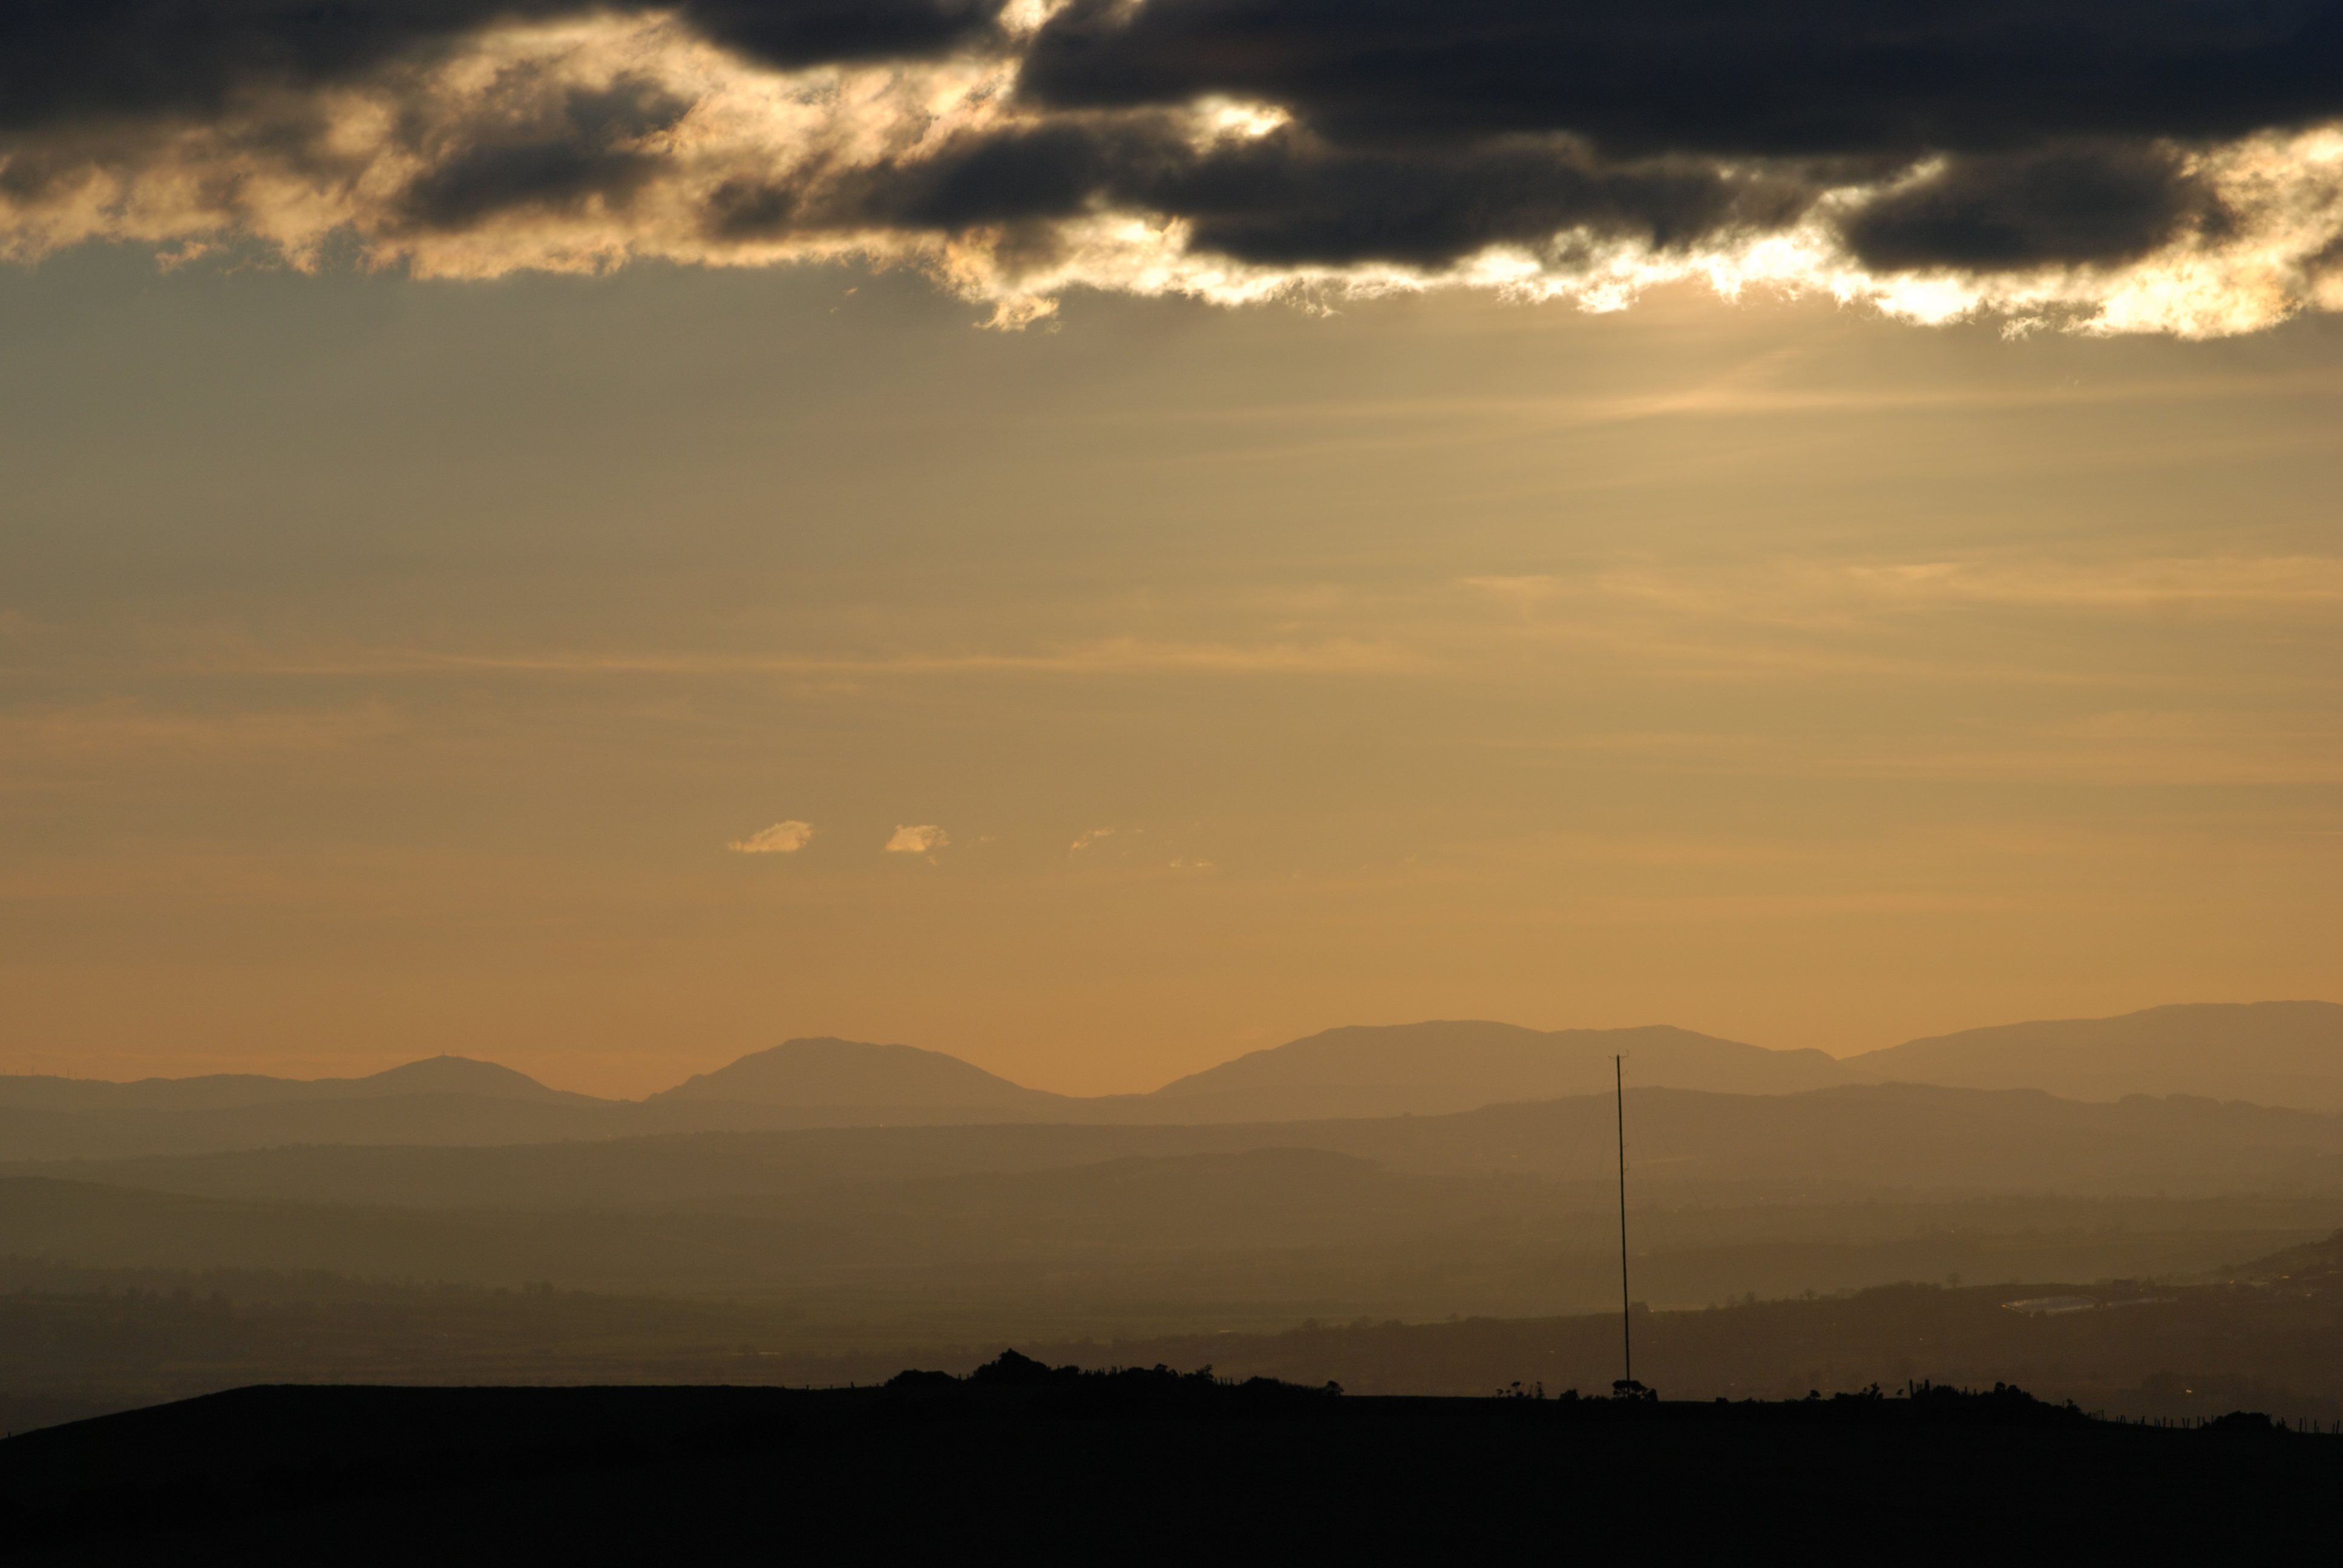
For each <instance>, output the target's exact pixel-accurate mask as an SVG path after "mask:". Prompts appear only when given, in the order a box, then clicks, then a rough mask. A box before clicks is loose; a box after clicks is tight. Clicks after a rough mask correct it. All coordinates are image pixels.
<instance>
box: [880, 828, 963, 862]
mask: <svg viewBox="0 0 2343 1568" xmlns="http://www.w3.org/2000/svg"><path fill="white" fill-rule="evenodd" d="M950 842H951V836H950V834H948V833H946V832H945V831H944V830H943V829H941V828H939V827H937V826H936V825H935V824H934V823H933V822H928V823H924V824H922V825H920V827H917V828H906V827H904V826H902V825H901V824H900V823H898V824H896V827H895V836H894V837H893V838H891V839H888V840H887V852H888V853H889V854H891V855H924V854H927V853H929V852H930V850H935V849H942V848H944V846H946V845H947V844H950Z"/></svg>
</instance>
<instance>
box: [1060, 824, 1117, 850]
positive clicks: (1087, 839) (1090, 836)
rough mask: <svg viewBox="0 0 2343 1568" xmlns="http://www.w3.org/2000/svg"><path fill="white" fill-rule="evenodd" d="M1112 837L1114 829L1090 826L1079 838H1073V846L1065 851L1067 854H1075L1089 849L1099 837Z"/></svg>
mask: <svg viewBox="0 0 2343 1568" xmlns="http://www.w3.org/2000/svg"><path fill="white" fill-rule="evenodd" d="M1113 837H1114V829H1111V828H1092V829H1091V830H1090V831H1089V832H1087V833H1084V834H1083V835H1082V836H1081V838H1079V839H1075V840H1074V847H1073V848H1072V849H1069V850H1067V851H1066V853H1068V854H1069V855H1071V854H1076V853H1078V852H1080V851H1081V850H1083V849H1089V848H1090V847H1091V845H1092V844H1095V843H1097V842H1098V841H1099V840H1100V839H1111V838H1113Z"/></svg>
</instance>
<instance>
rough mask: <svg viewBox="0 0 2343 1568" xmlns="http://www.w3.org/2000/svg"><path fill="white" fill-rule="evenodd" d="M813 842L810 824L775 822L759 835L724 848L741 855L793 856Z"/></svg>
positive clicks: (736, 840)
mask: <svg viewBox="0 0 2343 1568" xmlns="http://www.w3.org/2000/svg"><path fill="white" fill-rule="evenodd" d="M812 842H813V824H812V823H810V822H798V821H789V822H776V823H774V824H773V825H772V826H771V827H769V828H768V829H765V830H764V831H762V832H760V833H751V834H749V836H748V837H747V838H745V839H733V840H732V841H731V842H730V843H729V844H727V845H725V846H724V847H725V848H726V849H730V850H732V851H733V852H735V853H736V854H741V855H794V854H796V853H797V852H798V851H799V849H804V848H805V847H806V846H807V845H808V844H810V843H812Z"/></svg>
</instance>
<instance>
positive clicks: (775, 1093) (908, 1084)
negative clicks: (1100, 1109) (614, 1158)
mask: <svg viewBox="0 0 2343 1568" xmlns="http://www.w3.org/2000/svg"><path fill="white" fill-rule="evenodd" d="M681 1101H726V1102H728V1103H730V1104H735V1105H769V1106H785V1107H789V1108H790V1109H795V1110H814V1109H820V1108H849V1107H850V1108H853V1109H856V1110H863V1111H871V1112H873V1113H874V1114H876V1115H878V1116H879V1118H880V1120H882V1121H883V1120H886V1115H885V1113H887V1112H890V1111H907V1110H940V1109H946V1108H949V1109H951V1110H961V1111H987V1112H1000V1113H1006V1114H1007V1115H1009V1116H1010V1117H1011V1119H1013V1120H1019V1121H1030V1120H1034V1119H1035V1118H1036V1115H1037V1113H1041V1114H1046V1113H1048V1112H1051V1111H1059V1112H1063V1111H1069V1110H1071V1108H1072V1106H1073V1105H1074V1104H1075V1102H1074V1101H1071V1100H1069V1099H1068V1098H1067V1097H1066V1096H1064V1095H1061V1094H1051V1093H1048V1092H1045V1091H1041V1090H1039V1089H1027V1088H1025V1087H1024V1086H1022V1085H1021V1084H1016V1083H1011V1082H1010V1081H1009V1080H1007V1079H1005V1078H996V1077H994V1076H993V1075H992V1074H991V1073H989V1072H987V1071H985V1070H983V1069H982V1068H980V1067H972V1066H970V1064H969V1063H967V1062H965V1061H962V1060H960V1058H958V1057H956V1056H946V1055H945V1054H944V1053H943V1052H942V1051H940V1050H920V1049H919V1048H918V1047H917V1046H910V1045H866V1044H864V1043H862V1042H860V1041H859V1040H831V1039H820V1040H786V1041H784V1042H783V1043H781V1044H779V1045H777V1046H774V1047H773V1048H772V1049H771V1050H760V1051H758V1052H756V1053H755V1054H753V1055H749V1056H744V1057H742V1058H741V1059H740V1060H738V1061H736V1062H734V1063H732V1065H731V1066H729V1067H722V1068H719V1069H717V1070H715V1071H714V1072H701V1073H695V1074H693V1075H692V1076H691V1077H690V1078H689V1079H687V1080H685V1081H683V1082H681V1083H679V1084H678V1085H676V1086H675V1087H674V1088H673V1089H669V1090H664V1091H661V1092H659V1093H658V1094H654V1095H651V1096H650V1097H649V1099H647V1100H646V1101H644V1103H645V1104H647V1105H669V1104H675V1103H678V1102H681Z"/></svg>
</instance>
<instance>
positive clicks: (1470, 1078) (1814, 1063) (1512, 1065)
mask: <svg viewBox="0 0 2343 1568" xmlns="http://www.w3.org/2000/svg"><path fill="white" fill-rule="evenodd" d="M1620 1055H1624V1056H1625V1057H1626V1058H1627V1061H1626V1079H1627V1082H1628V1084H1629V1085H1630V1086H1632V1087H1635V1088H1646V1089H1648V1088H1669V1089H1703V1090H1708V1091H1712V1092H1715V1093H1720V1094H1791V1093H1795V1092H1797V1091H1801V1090H1806V1089H1820V1088H1823V1087H1825V1086H1826V1085H1829V1084H1833V1083H1837V1082H1840V1081H1843V1075H1842V1074H1841V1073H1840V1071H1839V1068H1838V1064H1837V1063H1836V1062H1835V1061H1834V1060H1832V1059H1831V1058H1830V1057H1828V1056H1825V1054H1824V1053H1823V1052H1821V1051H1819V1050H1765V1049H1763V1048H1762V1047H1759V1046H1755V1045H1743V1044H1740V1043H1739V1042H1737V1041H1735V1040H1716V1039H1714V1038H1712V1037H1710V1036H1708V1035H1704V1034H1694V1033H1693V1032H1692V1031H1691V1030H1682V1029H1671V1028H1668V1027H1666V1026H1664V1025H1655V1026H1652V1027H1649V1028H1644V1029H1564V1030H1553V1031H1551V1032H1544V1031H1541V1030H1534V1029H1523V1028H1520V1027H1519V1026H1517V1025H1514V1024H1509V1023H1487V1022H1480V1021H1472V1020H1460V1021H1442V1022H1432V1023H1410V1024H1393V1025H1387V1026H1383V1027H1353V1028H1348V1029H1330V1030H1325V1031H1324V1032H1322V1033H1320V1034H1313V1035H1311V1036H1309V1037H1308V1038H1306V1039H1303V1040H1293V1041H1292V1042H1290V1043H1288V1044H1285V1045H1281V1046H1276V1047H1274V1048H1272V1049H1271V1050H1256V1051H1253V1052H1252V1053H1251V1054H1250V1055H1246V1056H1241V1057H1238V1058H1237V1059H1236V1060H1234V1061H1226V1062H1222V1064H1221V1065H1220V1066H1218V1067H1214V1068H1208V1069H1206V1070H1204V1071H1202V1072H1198V1073H1193V1074H1191V1075H1190V1076H1188V1077H1186V1078H1182V1079H1181V1080H1179V1081H1176V1082H1173V1083H1167V1084H1165V1085H1164V1086H1163V1087H1162V1088H1161V1089H1159V1090H1157V1091H1155V1092H1154V1093H1153V1094H1151V1095H1147V1096H1144V1097H1143V1101H1144V1104H1145V1106H1146V1108H1147V1110H1149V1111H1155V1112H1158V1113H1159V1114H1161V1116H1162V1118H1163V1119H1164V1120H1176V1121H1263V1120H1276V1119H1284V1118H1297V1117H1322V1116H1400V1115H1416V1116H1437V1115H1442V1114H1444V1113H1446V1112H1449V1111H1470V1110H1473V1108H1475V1107H1477V1106H1483V1105H1495V1104H1502V1103H1505V1102H1509V1101H1530V1100H1558V1099H1561V1098H1563V1097H1564V1096H1566V1095H1574V1094H1594V1093H1599V1092H1601V1091H1604V1090H1607V1089H1609V1088H1610V1087H1611V1084H1612V1063H1611V1059H1612V1058H1613V1057H1614V1056H1620Z"/></svg>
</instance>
